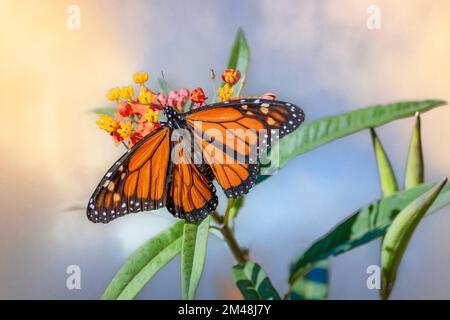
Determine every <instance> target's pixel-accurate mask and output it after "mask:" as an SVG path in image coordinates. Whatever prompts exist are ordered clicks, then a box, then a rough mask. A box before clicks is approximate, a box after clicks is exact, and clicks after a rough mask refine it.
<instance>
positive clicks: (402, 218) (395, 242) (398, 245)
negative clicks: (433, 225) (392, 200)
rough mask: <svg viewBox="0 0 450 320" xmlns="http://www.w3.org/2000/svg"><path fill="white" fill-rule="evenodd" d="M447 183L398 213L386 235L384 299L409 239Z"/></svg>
mask: <svg viewBox="0 0 450 320" xmlns="http://www.w3.org/2000/svg"><path fill="white" fill-rule="evenodd" d="M446 183H447V178H445V179H444V180H443V181H442V182H441V183H439V184H436V185H435V186H434V187H433V188H431V189H430V190H429V191H427V192H425V193H424V194H422V195H421V196H420V197H418V198H416V199H415V200H414V201H413V202H411V203H410V204H409V205H408V206H407V207H406V208H404V209H403V210H402V211H401V212H400V213H399V214H398V215H397V217H396V218H395V219H394V221H393V222H392V224H391V226H390V227H389V229H388V230H387V232H386V234H385V235H384V240H383V244H382V246H381V270H382V277H381V279H382V280H381V291H380V295H381V297H382V299H388V298H389V295H390V293H391V291H392V288H393V286H394V283H395V278H396V276H397V270H398V266H399V265H400V262H401V260H402V257H403V254H404V253H405V250H406V248H407V246H408V243H409V240H410V239H411V236H412V234H413V233H414V230H416V227H417V225H418V224H419V222H420V220H421V219H422V218H423V217H424V216H425V213H426V212H427V211H428V209H429V208H430V207H431V205H432V204H433V202H434V200H435V199H436V198H437V196H438V195H439V193H440V192H441V191H442V188H443V187H444V185H445V184H446Z"/></svg>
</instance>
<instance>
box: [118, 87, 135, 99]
mask: <svg viewBox="0 0 450 320" xmlns="http://www.w3.org/2000/svg"><path fill="white" fill-rule="evenodd" d="M133 95H134V90H133V87H132V86H125V87H122V89H121V90H120V96H121V97H122V98H123V99H126V100H131V98H132V97H133Z"/></svg>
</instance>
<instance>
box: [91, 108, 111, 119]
mask: <svg viewBox="0 0 450 320" xmlns="http://www.w3.org/2000/svg"><path fill="white" fill-rule="evenodd" d="M116 111H117V107H101V108H96V109H94V110H92V112H94V113H97V114H106V115H108V116H110V117H113V118H114V117H115V116H116Z"/></svg>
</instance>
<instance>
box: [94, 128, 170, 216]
mask: <svg viewBox="0 0 450 320" xmlns="http://www.w3.org/2000/svg"><path fill="white" fill-rule="evenodd" d="M169 160H170V129H169V128H168V127H160V128H158V129H156V130H155V131H153V132H152V133H150V134H149V135H147V136H146V137H145V138H143V139H142V140H141V141H139V142H138V143H137V144H136V145H135V146H133V147H132V148H131V149H129V150H128V151H127V153H125V154H124V155H123V156H122V157H121V158H120V159H119V160H118V161H117V162H116V163H115V164H114V165H113V166H112V167H111V168H110V170H109V171H108V172H107V173H106V175H105V176H104V177H103V179H102V180H101V181H100V184H99V185H98V187H97V189H96V190H95V192H94V194H93V195H92V197H91V199H90V201H89V205H88V209H87V216H88V218H89V220H91V221H92V222H103V223H107V222H109V221H111V220H114V219H116V218H118V217H120V216H123V215H126V214H128V213H132V212H139V211H149V210H155V209H158V208H162V207H164V206H165V202H166V193H167V174H168V168H169Z"/></svg>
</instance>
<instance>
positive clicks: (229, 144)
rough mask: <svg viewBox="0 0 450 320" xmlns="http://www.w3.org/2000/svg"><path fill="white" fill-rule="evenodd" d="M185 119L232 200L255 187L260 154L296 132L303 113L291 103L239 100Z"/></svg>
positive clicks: (206, 109) (218, 179) (213, 106)
mask: <svg viewBox="0 0 450 320" xmlns="http://www.w3.org/2000/svg"><path fill="white" fill-rule="evenodd" d="M185 118H186V123H187V125H188V126H190V127H191V128H192V130H193V132H194V140H195V141H196V143H198V144H199V145H200V146H201V149H202V152H203V156H204V159H205V160H206V161H207V162H208V164H209V165H210V166H211V168H212V171H213V173H214V176H215V178H216V179H217V181H218V182H219V184H220V185H221V187H222V188H223V190H224V191H225V194H226V195H227V196H228V197H233V198H235V197H237V196H239V195H241V194H243V193H247V192H248V190H249V189H250V188H251V187H252V186H253V185H254V183H255V180H256V176H257V174H258V172H259V166H258V162H257V161H258V159H259V157H260V156H261V154H262V153H263V152H264V151H265V150H266V149H267V148H268V147H270V146H271V144H272V143H273V142H275V141H277V140H278V139H280V138H282V137H283V136H285V135H287V134H289V133H290V132H292V131H294V130H295V129H297V128H298V126H299V125H300V124H301V123H302V122H303V120H304V113H303V111H302V110H301V109H300V108H298V107H296V106H294V105H292V104H290V103H285V102H281V101H276V100H263V99H241V100H232V101H226V102H223V103H217V104H213V105H209V106H206V107H204V108H201V109H196V110H194V111H192V112H190V113H188V114H187V115H186V117H185Z"/></svg>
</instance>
